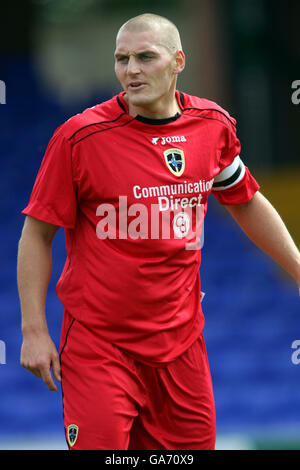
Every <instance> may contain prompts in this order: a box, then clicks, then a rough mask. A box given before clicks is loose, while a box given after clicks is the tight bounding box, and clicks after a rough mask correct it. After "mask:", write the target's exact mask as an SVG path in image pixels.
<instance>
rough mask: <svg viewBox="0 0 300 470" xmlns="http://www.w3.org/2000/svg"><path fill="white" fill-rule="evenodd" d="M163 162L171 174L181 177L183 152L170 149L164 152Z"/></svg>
mask: <svg viewBox="0 0 300 470" xmlns="http://www.w3.org/2000/svg"><path fill="white" fill-rule="evenodd" d="M164 157H165V162H166V165H167V167H168V169H169V170H170V172H171V173H173V175H175V176H181V175H182V173H183V172H184V168H185V159H184V152H183V150H180V149H177V148H172V149H168V150H165V151H164Z"/></svg>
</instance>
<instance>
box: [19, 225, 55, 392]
mask: <svg viewBox="0 0 300 470" xmlns="http://www.w3.org/2000/svg"><path fill="white" fill-rule="evenodd" d="M58 228H59V227H57V226H55V225H52V224H47V223H45V222H42V221H40V220H37V219H35V218H32V217H30V216H27V217H26V220H25V223H24V227H23V231H22V235H21V238H20V241H19V246H18V263H17V279H18V290H19V297H20V304H21V312H22V333H23V344H22V349H21V361H20V362H21V365H22V366H23V367H25V369H27V370H29V371H30V372H31V373H32V374H34V375H35V376H36V377H41V378H42V379H43V381H44V382H45V384H46V385H47V387H48V388H49V390H52V391H57V387H56V385H55V383H54V381H53V379H52V376H51V372H50V369H51V368H52V371H53V375H54V377H55V379H56V380H57V381H60V363H59V356H58V353H57V350H56V347H55V345H54V343H53V342H52V340H51V338H50V336H49V333H48V328H47V322H46V317H45V303H46V295H47V289H48V285H49V281H50V277H51V271H52V255H51V246H52V239H53V237H54V235H55V233H56V232H57V230H58Z"/></svg>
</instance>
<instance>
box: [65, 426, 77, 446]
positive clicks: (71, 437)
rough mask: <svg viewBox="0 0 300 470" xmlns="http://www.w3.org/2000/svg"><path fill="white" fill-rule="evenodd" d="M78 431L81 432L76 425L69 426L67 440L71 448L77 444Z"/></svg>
mask: <svg viewBox="0 0 300 470" xmlns="http://www.w3.org/2000/svg"><path fill="white" fill-rule="evenodd" d="M78 430H79V428H78V426H77V425H76V424H70V425H69V426H68V429H67V439H68V443H69V444H70V446H71V447H72V446H73V445H74V444H75V442H76V440H77V437H78Z"/></svg>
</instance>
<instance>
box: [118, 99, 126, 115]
mask: <svg viewBox="0 0 300 470" xmlns="http://www.w3.org/2000/svg"><path fill="white" fill-rule="evenodd" d="M117 101H118V104H119V106H120V108H121V109H123V111H125V112H126V109H125V106H124V105H123V103H122V101H121V100H120V98H119V97H118V96H117Z"/></svg>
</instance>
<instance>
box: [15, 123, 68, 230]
mask: <svg viewBox="0 0 300 470" xmlns="http://www.w3.org/2000/svg"><path fill="white" fill-rule="evenodd" d="M60 129H61V128H58V129H57V130H56V131H55V133H54V134H53V137H52V139H51V140H50V142H49V144H48V147H47V150H46V152H45V155H44V158H43V160H42V163H41V166H40V169H39V171H38V174H37V177H36V180H35V183H34V186H33V190H32V193H31V196H30V199H29V203H28V205H27V207H25V209H24V210H23V211H22V214H25V215H30V216H32V217H35V218H37V219H39V220H42V221H44V222H47V223H50V224H53V225H58V226H61V227H65V228H74V227H75V223H76V210H77V197H76V181H75V180H74V175H73V168H72V152H71V145H70V142H69V141H68V139H67V138H66V137H64V135H63V134H62V132H61V130H60Z"/></svg>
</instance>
